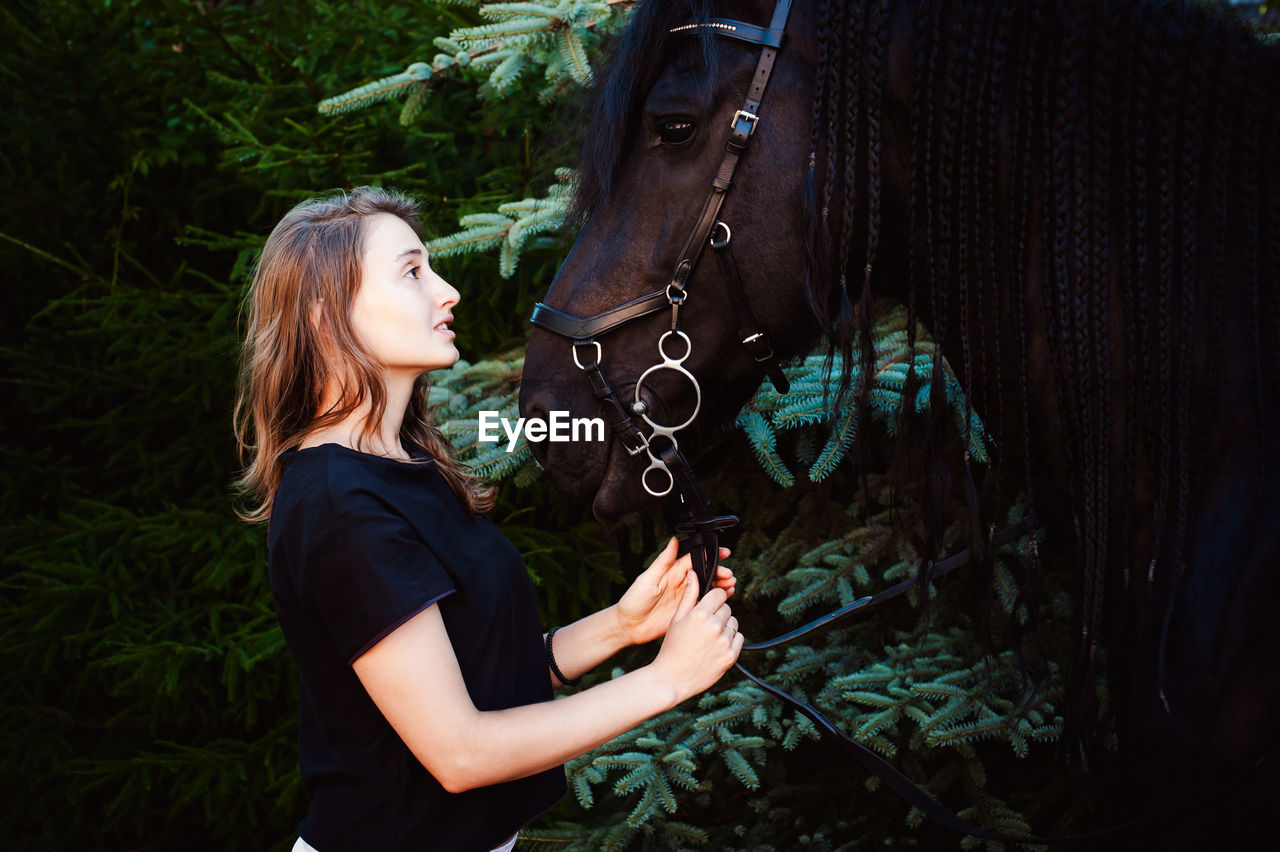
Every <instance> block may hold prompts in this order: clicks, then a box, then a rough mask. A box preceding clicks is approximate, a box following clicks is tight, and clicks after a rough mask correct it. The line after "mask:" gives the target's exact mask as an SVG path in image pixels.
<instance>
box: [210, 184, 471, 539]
mask: <svg viewBox="0 0 1280 852" xmlns="http://www.w3.org/2000/svg"><path fill="white" fill-rule="evenodd" d="M378 213H390V214H391V215H393V216H397V217H399V218H400V219H402V220H404V221H405V222H406V223H407V224H408V225H409V227H411V228H413V230H414V233H419V232H420V225H419V219H418V207H417V205H416V204H415V203H414V202H413V201H412V200H411V199H410V198H408V197H406V196H404V195H401V194H400V193H398V192H395V191H392V190H386V189H381V188H378V187H369V186H362V187H358V188H357V189H354V190H352V191H350V192H346V193H339V194H337V195H334V196H332V197H328V198H317V199H312V200H309V201H305V202H303V203H302V204H299V205H298V206H297V207H294V208H293V209H292V210H290V211H289V212H288V213H287V214H285V217H284V218H283V219H281V220H280V223H279V224H277V225H276V227H275V229H274V230H272V232H271V236H269V237H268V238H267V243H266V245H265V246H264V247H263V249H262V255H261V257H260V258H259V260H258V266H257V270H256V271H255V272H254V276H253V283H252V285H251V287H250V290H249V293H248V296H247V299H246V306H247V309H248V330H247V332H246V334H245V340H244V348H243V351H242V354H241V361H240V383H239V393H238V395H237V398H236V406H235V413H234V415H233V421H234V425H235V435H236V441H237V442H238V443H239V446H240V462H241V464H242V465H244V470H243V471H242V472H241V475H240V477H239V478H238V479H237V481H236V485H237V487H238V489H239V491H240V493H241V495H242V497H243V498H245V499H246V500H247V501H248V502H249V507H248V509H247V510H246V511H243V512H240V511H237V514H238V515H239V516H240V518H241V519H243V520H245V521H249V522H259V521H264V520H266V519H267V518H269V517H270V516H271V506H272V502H273V500H274V498H275V492H276V488H277V486H279V484H280V476H281V473H282V469H283V454H284V453H285V451H287V450H291V449H297V448H298V447H299V446H300V445H301V444H302V442H303V441H304V440H305V439H306V437H307V436H308V435H310V434H311V433H313V432H316V431H319V430H321V429H324V428H326V427H328V426H332V425H333V424H335V423H338V422H341V421H342V420H343V419H344V418H345V417H347V416H348V415H350V414H351V413H352V412H353V411H356V410H357V409H359V408H360V407H361V406H362V405H364V403H365V401H366V400H369V401H370V402H371V411H370V414H369V419H368V420H366V421H365V424H364V430H363V433H362V434H361V436H360V437H359V438H358V439H357V441H358V442H361V441H363V439H364V438H365V437H369V436H372V435H373V434H374V433H375V432H376V430H377V425H378V423H380V422H381V420H382V415H383V412H384V411H385V409H386V405H387V391H386V387H385V386H384V385H383V381H382V370H381V368H380V367H379V365H378V362H377V360H376V359H375V358H374V357H373V354H372V353H371V352H370V351H369V350H368V349H367V348H366V347H365V346H364V345H362V344H361V343H360V340H359V338H358V336H357V335H356V332H355V330H354V329H353V328H352V326H351V316H350V312H351V304H352V302H353V301H354V300H355V297H356V293H357V292H358V291H359V289H360V276H361V259H362V258H363V257H364V237H365V231H366V226H367V221H368V219H369V217H371V216H373V215H375V214H378ZM318 304H324V305H328V306H333V308H334V309H331V310H320V311H318V312H317V313H316V314H315V316H314V318H313V306H315V305H318ZM330 381H333V382H335V383H336V386H337V387H338V389H339V393H338V398H337V401H336V402H335V403H333V405H331V406H330V407H329V408H328V409H326V410H325V411H321V410H320V406H321V405H322V401H323V394H324V392H325V388H326V386H327V385H328V383H329V382H330ZM428 386H429V383H428V381H427V376H426V375H425V374H424V375H422V376H419V377H418V381H417V384H416V385H415V386H414V392H413V394H412V396H411V397H410V400H409V406H408V408H407V409H406V411H405V416H404V421H403V423H402V425H401V427H400V438H401V440H403V441H406V442H410V443H413V444H416V445H417V446H419V447H421V448H422V449H424V450H426V451H427V453H428V454H429V455H430V456H431V458H432V459H434V460H435V463H436V466H437V468H438V469H439V471H440V473H441V475H442V476H443V477H444V479H445V481H446V482H447V483H448V484H449V487H450V488H452V489H453V492H454V493H455V494H457V496H458V499H459V500H461V501H462V502H463V504H465V505H466V506H467V508H468V509H469V510H470V511H471V512H472V513H474V514H482V513H484V512H487V511H489V510H490V509H492V508H493V505H494V503H495V502H496V497H495V489H494V488H492V487H491V486H486V485H484V484H483V483H482V482H481V481H480V480H479V479H477V478H476V477H475V476H474V475H472V474H471V473H470V472H469V471H468V470H467V469H466V468H465V466H464V465H463V464H462V463H461V462H459V461H458V460H457V458H456V454H455V451H454V449H453V446H452V445H451V444H450V443H449V441H448V439H447V438H445V437H444V435H443V434H441V432H440V430H439V429H438V428H436V426H435V424H434V422H433V419H432V415H431V409H430V408H429V406H428V405H427V390H428Z"/></svg>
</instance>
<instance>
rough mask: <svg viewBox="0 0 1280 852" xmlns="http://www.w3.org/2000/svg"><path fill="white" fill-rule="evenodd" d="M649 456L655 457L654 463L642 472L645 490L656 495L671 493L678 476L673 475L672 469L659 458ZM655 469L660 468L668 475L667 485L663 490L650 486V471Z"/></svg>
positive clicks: (642, 483)
mask: <svg viewBox="0 0 1280 852" xmlns="http://www.w3.org/2000/svg"><path fill="white" fill-rule="evenodd" d="M649 458H651V459H653V464H651V465H649V466H648V467H646V468H645V469H644V473H642V474H640V484H641V485H642V486H643V487H644V490H645V491H647V492H649V494H650V495H652V496H654V497H666V496H667V495H668V494H670V493H671V489H672V488H674V487H675V484H676V478H675V477H674V476H672V475H671V471H669V470H667V466H666V465H665V464H663V463H662V462H661V461H660V460H659V459H654V458H653V456H650V457H649ZM655 470H660V471H662V472H663V473H664V474H666V476H667V487H666V488H664V489H662V490H656V489H653V488H650V487H649V473H650V472H651V471H655Z"/></svg>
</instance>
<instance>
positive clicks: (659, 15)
mask: <svg viewBox="0 0 1280 852" xmlns="http://www.w3.org/2000/svg"><path fill="white" fill-rule="evenodd" d="M711 17H712V9H711V2H710V0H682V1H681V2H669V0H648V2H644V3H640V4H638V5H637V7H636V9H635V11H634V12H632V13H631V19H630V21H629V22H628V24H627V28H626V30H625V31H624V32H623V33H622V35H620V36H619V37H618V40H617V42H616V44H615V45H614V47H613V50H612V56H611V57H610V58H609V61H608V63H607V66H606V69H605V73H603V74H601V75H600V76H599V77H598V78H597V80H598V82H597V84H596V87H595V91H594V92H593V93H592V96H591V98H590V101H591V104H592V105H591V108H590V113H589V114H590V119H589V121H590V128H589V132H588V133H587V135H586V140H585V142H584V144H583V147H582V158H581V161H580V163H579V167H578V177H577V186H576V191H575V193H574V202H573V206H572V208H571V209H570V211H569V219H570V221H572V222H577V223H581V222H583V221H584V220H585V219H586V217H587V215H588V214H590V213H591V211H592V210H594V209H596V208H597V207H598V206H600V205H601V204H602V203H604V201H605V200H607V199H608V198H609V195H610V194H611V193H612V191H613V182H614V178H615V177H616V176H617V172H618V168H619V167H620V166H621V164H622V158H623V156H624V155H625V154H626V151H627V148H628V146H629V145H630V142H631V140H632V138H633V136H634V135H635V133H636V131H637V128H638V124H639V120H640V114H641V108H642V107H643V105H644V100H645V97H646V96H647V95H648V92H649V89H651V88H652V87H653V84H654V82H655V81H656V80H657V78H658V75H659V74H660V73H661V72H662V69H663V68H664V67H665V59H666V54H667V46H668V44H669V42H670V40H671V39H672V38H673V37H672V36H671V34H670V30H671V28H672V27H676V26H680V25H681V24H687V23H701V22H705V21H708V20H710V19H711ZM701 40H702V49H703V55H704V59H705V65H706V67H707V68H714V67H715V50H716V44H715V37H714V36H711V35H709V34H704V35H703V36H702V39H701Z"/></svg>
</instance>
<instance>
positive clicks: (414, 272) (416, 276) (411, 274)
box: [405, 266, 422, 281]
mask: <svg viewBox="0 0 1280 852" xmlns="http://www.w3.org/2000/svg"><path fill="white" fill-rule="evenodd" d="M421 272H422V267H421V266H415V267H413V268H412V269H410V270H409V271H408V272H406V273H405V274H406V275H408V276H409V277H410V278H412V279H414V280H415V281H416V280H417V279H419V278H421V277H422V276H421V275H420V274H419V273H421Z"/></svg>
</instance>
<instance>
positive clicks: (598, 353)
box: [571, 340, 604, 370]
mask: <svg viewBox="0 0 1280 852" xmlns="http://www.w3.org/2000/svg"><path fill="white" fill-rule="evenodd" d="M588 343H594V344H595V346H596V366H597V367H599V366H600V362H601V361H602V360H604V350H603V349H601V348H600V341H599V340H582V341H578V340H575V341H574V342H573V346H572V347H571V348H572V350H573V363H575V364H577V365H578V369H579V370H585V369H587V368H586V367H584V366H582V362H581V361H579V360H578V347H579V346H585V345H586V344H588Z"/></svg>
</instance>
